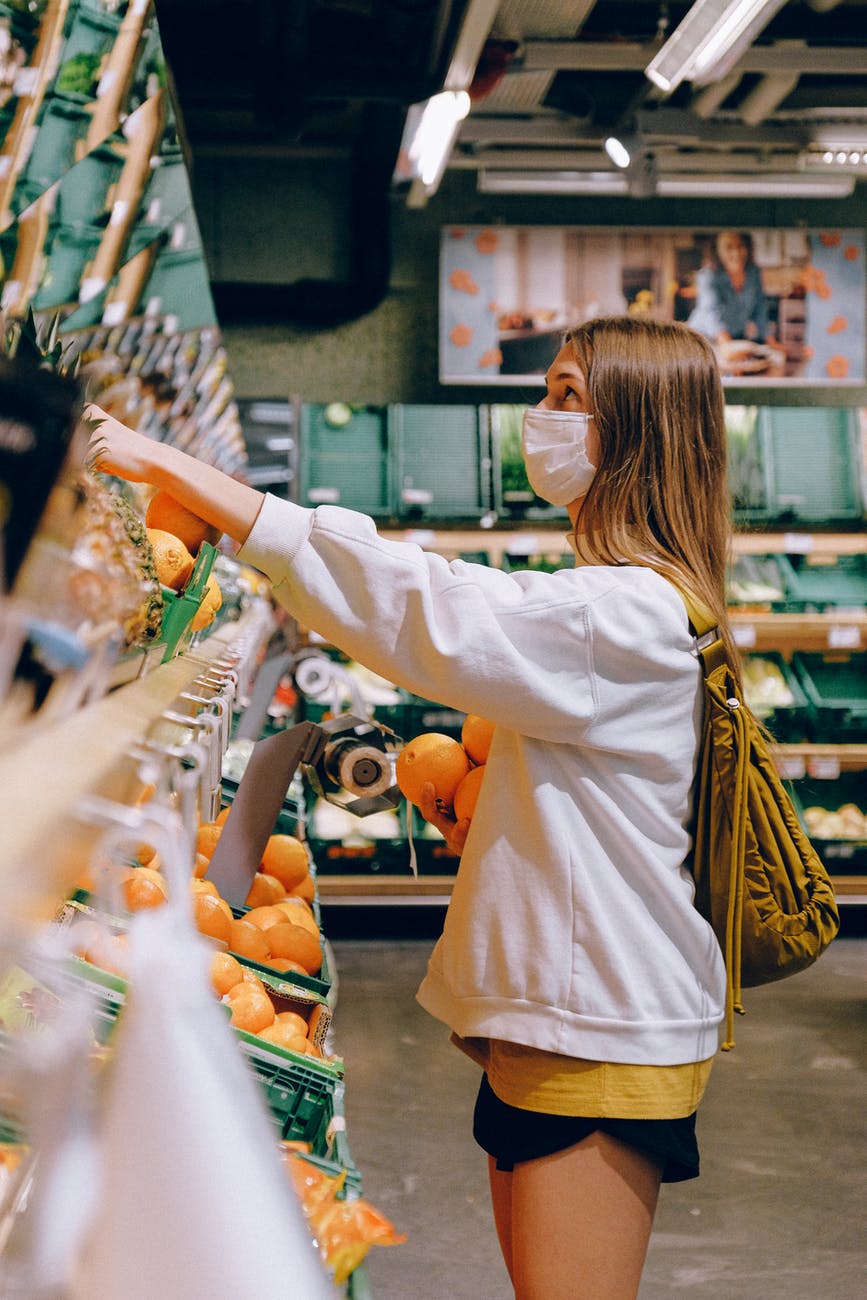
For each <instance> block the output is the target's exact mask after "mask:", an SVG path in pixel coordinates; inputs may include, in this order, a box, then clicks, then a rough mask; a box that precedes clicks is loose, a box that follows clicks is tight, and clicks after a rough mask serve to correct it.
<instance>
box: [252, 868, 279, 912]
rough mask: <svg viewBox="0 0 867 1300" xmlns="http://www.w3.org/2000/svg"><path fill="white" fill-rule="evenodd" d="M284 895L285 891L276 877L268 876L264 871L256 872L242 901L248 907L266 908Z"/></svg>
mask: <svg viewBox="0 0 867 1300" xmlns="http://www.w3.org/2000/svg"><path fill="white" fill-rule="evenodd" d="M285 895H286V890H285V889H284V888H283V886H282V885H281V884H280V881H279V880H278V879H277V877H276V876H269V875H268V873H267V872H266V871H257V872H256V874H255V876H254V877H253V883H252V885H251V886H250V892H249V894H248V895H247V897H246V899H245V900H244V901H245V903H246V904H247V906H248V907H268V906H269V905H270V904H271V903H276V902H277V901H278V899H280V898H284V897H285Z"/></svg>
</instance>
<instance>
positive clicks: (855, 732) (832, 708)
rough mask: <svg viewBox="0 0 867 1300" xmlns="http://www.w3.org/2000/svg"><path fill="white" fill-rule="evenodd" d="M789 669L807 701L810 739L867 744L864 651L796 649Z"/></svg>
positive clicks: (834, 742) (866, 656) (821, 741)
mask: <svg viewBox="0 0 867 1300" xmlns="http://www.w3.org/2000/svg"><path fill="white" fill-rule="evenodd" d="M792 668H793V670H794V672H795V675H796V677H797V679H798V681H799V683H800V685H801V689H802V690H803V692H804V695H805V696H806V698H807V700H808V702H809V704H810V708H811V711H812V731H813V740H814V741H816V742H817V743H819V744H847V743H849V744H865V743H867V652H857V653H853V654H838V653H828V654H809V653H805V652H803V651H796V653H795V654H793V655H792Z"/></svg>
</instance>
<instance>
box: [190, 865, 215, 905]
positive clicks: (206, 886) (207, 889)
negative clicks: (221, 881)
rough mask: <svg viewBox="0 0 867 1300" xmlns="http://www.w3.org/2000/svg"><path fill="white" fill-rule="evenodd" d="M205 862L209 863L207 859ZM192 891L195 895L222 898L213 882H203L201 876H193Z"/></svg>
mask: <svg viewBox="0 0 867 1300" xmlns="http://www.w3.org/2000/svg"><path fill="white" fill-rule="evenodd" d="M205 861H206V862H207V858H206V859H205ZM190 889H191V891H192V892H193V893H194V894H213V896H214V898H219V897H220V891H219V890H218V889H217V886H216V885H215V884H214V882H213V880H203V879H202V878H201V876H193V878H192V880H191V881H190Z"/></svg>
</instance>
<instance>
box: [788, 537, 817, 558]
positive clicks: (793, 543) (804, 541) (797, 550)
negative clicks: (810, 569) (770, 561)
mask: <svg viewBox="0 0 867 1300" xmlns="http://www.w3.org/2000/svg"><path fill="white" fill-rule="evenodd" d="M814 545H815V538H813V537H812V536H811V535H810V534H809V533H785V534H784V536H783V550H784V551H785V552H786V554H787V555H809V554H810V551H812V549H813V546H814Z"/></svg>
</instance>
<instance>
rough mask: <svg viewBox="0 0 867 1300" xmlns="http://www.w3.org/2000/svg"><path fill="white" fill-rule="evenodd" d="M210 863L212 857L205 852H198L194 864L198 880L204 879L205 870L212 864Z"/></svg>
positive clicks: (194, 871)
mask: <svg viewBox="0 0 867 1300" xmlns="http://www.w3.org/2000/svg"><path fill="white" fill-rule="evenodd" d="M210 863H211V859H210V858H209V857H207V856H206V855H205V854H204V853H197V854H196V861H195V863H194V865H193V876H194V878H195V879H196V880H202V879H203V877H204V875H205V872H206V871H207V869H208V867H209V866H210ZM206 883H208V884H209V883H210V882H209V881H208V882H206Z"/></svg>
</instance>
